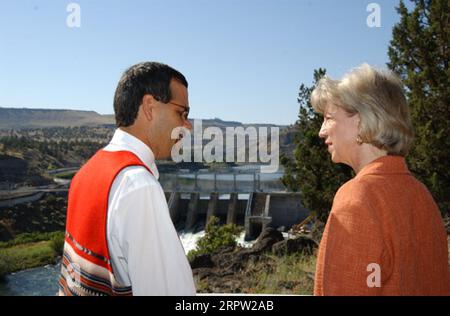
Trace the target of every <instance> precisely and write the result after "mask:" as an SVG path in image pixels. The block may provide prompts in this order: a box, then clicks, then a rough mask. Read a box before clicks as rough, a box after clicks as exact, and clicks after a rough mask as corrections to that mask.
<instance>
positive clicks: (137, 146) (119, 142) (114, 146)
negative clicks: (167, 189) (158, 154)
mask: <svg viewBox="0 0 450 316" xmlns="http://www.w3.org/2000/svg"><path fill="white" fill-rule="evenodd" d="M105 149H106V150H108V149H109V150H113V151H119V150H125V151H130V152H132V153H133V154H135V155H136V156H137V157H138V158H139V159H140V160H141V161H142V162H143V163H144V164H145V165H146V166H147V167H148V168H149V169H150V171H151V172H152V173H153V175H154V176H155V178H156V179H158V178H159V172H158V168H157V167H156V163H155V155H154V154H153V151H152V150H151V148H150V147H148V146H147V145H146V144H145V143H144V142H142V141H141V140H140V139H138V138H137V137H135V136H133V135H131V134H129V133H127V132H125V131H123V130H121V129H120V128H118V129H116V131H115V132H114V136H113V138H112V139H111V141H110V142H109V145H108V146H106V147H105Z"/></svg>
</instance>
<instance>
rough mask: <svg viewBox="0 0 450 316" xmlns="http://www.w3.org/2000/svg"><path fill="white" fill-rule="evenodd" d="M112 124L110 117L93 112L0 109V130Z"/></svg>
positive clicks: (112, 118) (112, 120) (111, 117)
mask: <svg viewBox="0 0 450 316" xmlns="http://www.w3.org/2000/svg"><path fill="white" fill-rule="evenodd" d="M103 124H114V117H113V116H112V115H101V114H98V113H97V112H94V111H74V110H48V109H27V108H22V109H19V108H2V107H0V129H21V128H42V127H68V126H94V125H103Z"/></svg>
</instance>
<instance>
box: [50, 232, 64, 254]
mask: <svg viewBox="0 0 450 316" xmlns="http://www.w3.org/2000/svg"><path fill="white" fill-rule="evenodd" d="M64 236H65V234H64V232H56V233H54V234H53V236H52V237H51V238H50V247H51V248H52V249H53V251H54V252H55V254H56V255H58V256H61V255H62V253H63V249H64Z"/></svg>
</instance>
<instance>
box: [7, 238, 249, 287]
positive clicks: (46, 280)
mask: <svg viewBox="0 0 450 316" xmlns="http://www.w3.org/2000/svg"><path fill="white" fill-rule="evenodd" d="M204 234H205V232H204V231H200V232H197V233H190V232H188V233H185V232H179V236H180V239H181V242H182V244H183V247H184V251H185V253H186V254H187V253H188V252H189V251H190V250H192V249H194V248H195V245H196V243H197V240H198V239H199V238H201V237H202V236H203V235H204ZM236 241H237V243H238V244H239V245H241V246H243V247H249V246H251V245H252V244H253V242H251V241H250V242H245V241H244V233H242V234H241V235H240V236H239V237H238V238H237V239H236ZM60 269H61V266H60V265H59V264H57V265H47V266H45V267H39V268H35V269H29V270H24V271H20V272H17V273H13V274H10V275H7V276H6V280H5V282H0V296H6V295H7V296H53V295H56V294H57V292H58V278H59V272H60Z"/></svg>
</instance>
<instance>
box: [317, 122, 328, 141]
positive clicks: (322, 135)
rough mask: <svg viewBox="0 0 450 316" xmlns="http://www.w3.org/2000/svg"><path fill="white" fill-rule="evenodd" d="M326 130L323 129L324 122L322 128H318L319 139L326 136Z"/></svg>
mask: <svg viewBox="0 0 450 316" xmlns="http://www.w3.org/2000/svg"><path fill="white" fill-rule="evenodd" d="M326 132H327V130H326V127H325V122H323V123H322V126H321V127H320V131H319V137H320V138H325V137H326V136H327V133H326Z"/></svg>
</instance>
